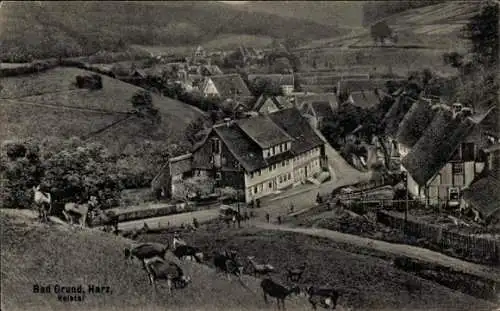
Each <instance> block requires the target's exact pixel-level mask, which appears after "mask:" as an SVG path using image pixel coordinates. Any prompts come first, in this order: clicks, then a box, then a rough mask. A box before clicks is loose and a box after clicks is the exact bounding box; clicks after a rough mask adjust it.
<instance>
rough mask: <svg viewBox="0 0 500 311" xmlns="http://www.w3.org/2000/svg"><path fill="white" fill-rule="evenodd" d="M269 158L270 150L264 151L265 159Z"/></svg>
mask: <svg viewBox="0 0 500 311" xmlns="http://www.w3.org/2000/svg"><path fill="white" fill-rule="evenodd" d="M268 156H269V150H267V149H266V150H264V158H267V157H268Z"/></svg>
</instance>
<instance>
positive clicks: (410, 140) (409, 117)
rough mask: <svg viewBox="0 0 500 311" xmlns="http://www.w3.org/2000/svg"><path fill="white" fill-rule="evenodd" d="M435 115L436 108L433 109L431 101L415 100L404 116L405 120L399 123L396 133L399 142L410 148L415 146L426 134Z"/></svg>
mask: <svg viewBox="0 0 500 311" xmlns="http://www.w3.org/2000/svg"><path fill="white" fill-rule="evenodd" d="M435 115H436V110H434V109H432V106H431V103H430V102H428V101H426V100H423V99H420V100H418V101H416V102H414V103H413V105H412V106H411V108H410V110H409V111H408V112H407V113H406V115H405V116H404V118H403V121H401V123H400V124H399V129H398V132H397V134H396V140H397V141H398V143H400V144H403V145H405V146H406V147H408V148H411V147H413V145H415V144H416V143H417V141H418V139H419V138H420V137H421V136H422V134H424V132H425V130H426V129H427V127H428V126H429V124H430V123H431V122H432V120H433V118H434V116H435Z"/></svg>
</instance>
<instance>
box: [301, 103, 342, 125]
mask: <svg viewBox="0 0 500 311" xmlns="http://www.w3.org/2000/svg"><path fill="white" fill-rule="evenodd" d="M338 108H339V106H338V103H337V101H333V100H332V101H313V102H307V103H305V104H304V105H303V106H302V109H301V110H302V114H303V115H304V116H305V117H306V118H307V119H308V120H309V123H310V124H311V126H312V127H313V128H315V129H318V130H320V129H321V128H322V127H323V125H324V121H325V120H326V119H328V118H331V117H332V116H333V115H334V114H335V113H336V111H337V109H338Z"/></svg>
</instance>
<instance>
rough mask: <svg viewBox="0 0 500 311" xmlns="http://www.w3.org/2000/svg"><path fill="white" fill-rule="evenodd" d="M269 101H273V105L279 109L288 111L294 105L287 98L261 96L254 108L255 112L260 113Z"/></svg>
mask: <svg viewBox="0 0 500 311" xmlns="http://www.w3.org/2000/svg"><path fill="white" fill-rule="evenodd" d="M268 100H271V101H272V103H273V104H274V105H275V106H276V108H278V109H287V108H292V107H293V104H292V103H291V102H290V100H289V99H288V97H286V96H266V95H261V96H260V97H259V99H257V101H256V102H255V104H254V106H253V108H252V109H253V110H254V111H259V110H260V109H261V108H262V106H263V105H264V103H265V102H267V101H268Z"/></svg>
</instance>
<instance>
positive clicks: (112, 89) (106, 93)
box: [0, 68, 201, 151]
mask: <svg viewBox="0 0 500 311" xmlns="http://www.w3.org/2000/svg"><path fill="white" fill-rule="evenodd" d="M84 74H88V72H86V71H84V70H80V69H74V68H55V69H52V70H49V71H47V72H44V73H40V74H36V75H27V76H17V77H9V78H5V79H2V81H1V83H2V86H3V89H2V90H1V91H0V98H3V99H4V100H3V101H2V104H1V105H0V124H1V131H0V133H1V134H0V140H4V139H12V138H15V137H17V138H25V137H29V136H34V137H38V138H44V137H46V136H57V137H66V138H67V137H71V136H79V137H82V136H83V137H85V136H87V135H89V134H91V133H93V132H95V131H97V130H99V129H102V128H103V127H105V126H108V125H110V124H112V123H114V122H116V121H118V120H121V119H124V118H126V117H128V116H127V115H126V112H127V111H130V109H131V108H132V105H131V103H130V98H131V97H132V95H133V94H134V93H135V92H136V91H137V90H139V88H138V87H136V86H133V85H130V84H127V83H124V82H121V81H119V80H116V79H112V78H109V77H106V76H102V79H103V89H101V90H97V91H90V90H82V89H76V86H75V85H74V84H73V82H74V80H75V76H76V75H84ZM153 104H154V105H155V106H156V107H157V108H158V110H159V111H160V113H161V116H162V122H161V124H160V125H159V126H153V125H151V122H150V121H149V120H145V119H140V118H138V117H132V118H130V119H128V120H127V121H124V122H122V123H120V124H118V125H116V126H114V127H111V128H110V129H109V130H107V131H104V132H103V133H101V134H99V135H97V136H95V137H94V138H92V139H95V140H97V141H100V142H102V143H104V144H105V145H106V146H108V147H109V148H110V149H111V150H114V151H120V150H122V149H123V148H125V147H126V145H127V144H130V145H134V144H135V143H141V142H142V141H143V140H152V141H164V142H166V143H179V142H182V141H184V136H183V133H182V131H183V129H184V128H185V126H187V124H188V123H189V122H190V121H191V120H193V119H195V118H196V117H198V116H200V115H201V112H200V111H199V110H196V109H195V108H194V107H192V106H189V105H186V104H184V103H182V102H179V101H176V100H172V99H169V98H166V97H159V96H157V95H153Z"/></svg>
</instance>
